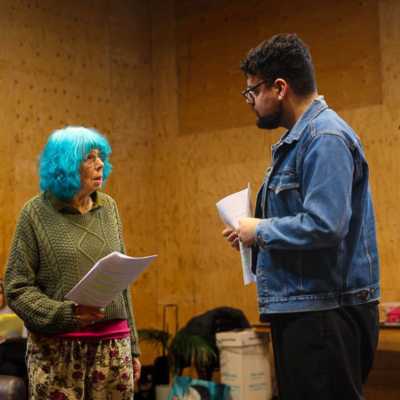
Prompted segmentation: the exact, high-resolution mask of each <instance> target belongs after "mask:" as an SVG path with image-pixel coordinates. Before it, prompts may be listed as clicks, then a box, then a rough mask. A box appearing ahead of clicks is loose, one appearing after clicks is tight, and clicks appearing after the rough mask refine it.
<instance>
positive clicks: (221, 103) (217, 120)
mask: <svg viewBox="0 0 400 400" xmlns="http://www.w3.org/2000/svg"><path fill="white" fill-rule="evenodd" d="M176 15H177V65H178V78H179V120H180V126H181V131H180V132H181V134H192V133H194V132H207V131H210V130H219V129H225V128H232V127H237V126H244V125H248V124H250V123H251V119H250V118H251V117H250V116H249V113H248V112H247V109H246V108H245V107H243V104H241V102H240V101H239V99H240V96H239V94H240V91H241V90H242V89H243V86H244V84H245V82H244V79H243V76H242V73H241V72H240V70H239V61H240V60H241V59H242V58H243V57H244V56H245V55H246V53H247V51H248V50H249V48H250V47H254V46H255V45H257V44H258V43H259V42H260V41H262V40H264V39H266V38H268V37H270V36H272V35H273V34H275V33H277V32H297V33H298V34H299V35H300V36H301V37H302V38H303V39H304V40H305V41H306V43H308V45H309V46H310V48H311V51H312V54H313V57H314V61H315V66H316V71H317V77H318V82H319V89H320V92H321V93H325V94H329V100H330V102H331V104H332V105H333V106H335V107H336V108H339V109H346V108H351V107H359V106H365V105H371V104H380V103H381V101H382V91H381V86H380V82H381V71H380V52H379V19H378V3H377V1H376V0H364V1H344V0H341V1H336V0H329V1H324V2H314V3H312V6H310V2H307V1H305V0H302V1H296V2H293V1H289V0H284V1H280V2H279V3H276V2H270V1H269V2H265V1H259V0H251V1H248V2H246V5H245V6H244V5H243V2H241V1H240V0H234V1H228V0H223V1H218V2H214V1H211V0H201V1H198V2H196V7H193V3H192V2H191V1H188V0H177V7H176ZM355 21H363V24H360V23H355ZM365 26H368V29H365ZM355 77H357V78H356V79H357V83H358V84H360V85H362V87H363V90H362V92H361V91H358V90H352V88H353V87H354V83H355V81H354V79H355ZM205 116H206V118H204V117H205Z"/></svg>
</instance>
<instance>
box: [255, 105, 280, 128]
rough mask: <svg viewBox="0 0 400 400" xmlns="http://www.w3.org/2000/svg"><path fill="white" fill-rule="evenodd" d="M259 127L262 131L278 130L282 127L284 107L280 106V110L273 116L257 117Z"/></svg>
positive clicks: (272, 114)
mask: <svg viewBox="0 0 400 400" xmlns="http://www.w3.org/2000/svg"><path fill="white" fill-rule="evenodd" d="M257 126H258V127H259V128H260V129H276V128H279V127H280V126H282V107H281V104H279V107H278V109H277V110H276V111H275V112H274V113H271V114H268V115H264V116H263V117H260V116H259V115H257Z"/></svg>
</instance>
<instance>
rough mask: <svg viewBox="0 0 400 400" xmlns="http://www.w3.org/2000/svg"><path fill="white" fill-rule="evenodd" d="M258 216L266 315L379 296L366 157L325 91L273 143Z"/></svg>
mask: <svg viewBox="0 0 400 400" xmlns="http://www.w3.org/2000/svg"><path fill="white" fill-rule="evenodd" d="M256 217H258V218H261V219H262V220H261V222H260V223H259V224H258V226H257V229H256V248H257V250H258V254H257V256H256V275H257V292H258V301H259V310H260V314H271V313H286V312H302V311H313V310H324V309H333V308H337V307H340V306H342V305H356V304H362V303H367V302H371V301H375V300H377V299H378V298H379V295H380V289H379V261H378V251H377V244H376V233H375V217H374V211H373V207H372V200H371V194H370V190H369V184H368V165H367V161H366V159H365V155H364V151H363V149H362V147H361V143H360V141H359V139H358V137H357V136H356V134H355V133H354V131H353V130H352V129H351V128H350V127H349V126H348V125H347V124H346V122H344V121H343V120H342V119H341V118H340V117H339V116H338V115H337V114H336V113H335V112H334V111H333V110H331V109H330V108H329V107H328V106H327V104H326V102H325V101H324V99H323V97H322V96H321V97H318V98H317V99H316V100H314V101H313V103H312V104H311V105H310V107H309V108H308V109H307V110H306V111H305V113H304V114H303V115H302V116H301V118H300V119H299V120H298V121H297V122H296V124H295V125H294V126H293V128H292V129H291V130H290V131H288V132H287V133H286V134H285V135H284V136H283V137H282V138H281V139H280V141H279V142H278V143H277V144H275V145H273V146H272V165H271V167H270V168H268V170H267V174H266V177H265V180H264V183H263V185H262V187H261V189H260V191H259V193H258V196H257V206H256Z"/></svg>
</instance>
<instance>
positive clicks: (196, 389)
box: [168, 376, 231, 400]
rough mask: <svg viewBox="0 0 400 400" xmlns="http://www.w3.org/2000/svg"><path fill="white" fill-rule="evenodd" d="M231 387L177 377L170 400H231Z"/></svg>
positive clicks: (169, 396) (170, 393) (186, 377)
mask: <svg viewBox="0 0 400 400" xmlns="http://www.w3.org/2000/svg"><path fill="white" fill-rule="evenodd" d="M230 399H231V396H230V387H229V386H227V385H224V384H222V383H215V382H212V381H204V380H201V379H193V378H191V377H189V376H176V377H175V379H174V382H173V384H172V388H171V391H170V392H169V395H168V400H230Z"/></svg>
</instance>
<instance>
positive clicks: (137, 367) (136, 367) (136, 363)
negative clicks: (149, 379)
mask: <svg viewBox="0 0 400 400" xmlns="http://www.w3.org/2000/svg"><path fill="white" fill-rule="evenodd" d="M132 364H133V380H134V381H135V382H137V381H138V380H139V378H140V373H141V370H142V364H141V363H140V360H139V358H138V357H133V359H132Z"/></svg>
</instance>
